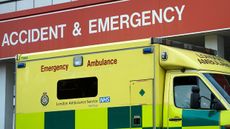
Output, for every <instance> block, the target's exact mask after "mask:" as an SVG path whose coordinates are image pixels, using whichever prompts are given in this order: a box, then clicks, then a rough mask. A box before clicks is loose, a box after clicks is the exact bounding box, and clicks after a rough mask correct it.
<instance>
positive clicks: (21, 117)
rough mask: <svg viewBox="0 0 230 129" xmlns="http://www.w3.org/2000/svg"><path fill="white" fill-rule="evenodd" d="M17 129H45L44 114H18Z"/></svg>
mask: <svg viewBox="0 0 230 129" xmlns="http://www.w3.org/2000/svg"><path fill="white" fill-rule="evenodd" d="M16 129H44V113H29V114H19V113H18V114H16Z"/></svg>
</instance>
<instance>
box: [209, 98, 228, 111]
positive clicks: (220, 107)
mask: <svg viewBox="0 0 230 129" xmlns="http://www.w3.org/2000/svg"><path fill="white" fill-rule="evenodd" d="M211 106H212V107H211V108H212V109H215V110H226V108H225V107H224V105H223V104H222V103H221V102H220V101H219V100H218V99H217V98H214V99H212V102H211Z"/></svg>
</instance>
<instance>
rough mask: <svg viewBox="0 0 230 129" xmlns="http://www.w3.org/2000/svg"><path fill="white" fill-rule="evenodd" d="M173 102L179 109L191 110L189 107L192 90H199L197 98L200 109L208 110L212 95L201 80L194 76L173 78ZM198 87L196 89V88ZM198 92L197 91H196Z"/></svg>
mask: <svg viewBox="0 0 230 129" xmlns="http://www.w3.org/2000/svg"><path fill="white" fill-rule="evenodd" d="M173 84H174V102H175V105H176V106H177V107H179V108H186V109H189V108H193V107H191V104H190V103H191V100H190V99H191V94H192V90H197V89H198V88H199V92H198V97H199V100H200V104H199V105H198V108H200V109H210V107H211V100H212V98H213V97H212V93H211V91H210V90H209V89H208V88H207V86H206V85H205V84H204V83H203V81H202V80H201V79H199V78H198V77H195V76H187V77H176V78H174V83H173ZM196 87H198V88H196ZM197 91H198V90H197Z"/></svg>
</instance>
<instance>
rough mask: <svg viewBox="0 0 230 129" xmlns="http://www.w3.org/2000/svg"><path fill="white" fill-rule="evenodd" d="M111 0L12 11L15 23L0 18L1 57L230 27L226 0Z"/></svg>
mask: <svg viewBox="0 0 230 129" xmlns="http://www.w3.org/2000/svg"><path fill="white" fill-rule="evenodd" d="M88 1H89V0H88ZM99 1H100V0H98V1H97V2H99ZM107 1H108V0H107ZM107 1H106V0H101V2H99V3H98V4H87V5H85V6H82V5H80V6H77V7H76V6H75V7H74V8H72V7H71V8H70V7H68V8H67V7H66V8H67V9H61V10H58V9H56V10H55V11H51V10H49V11H46V13H39V12H38V10H36V9H34V10H35V11H36V13H35V14H33V15H26V13H25V11H24V12H22V15H24V16H23V17H19V14H18V13H13V14H16V15H14V16H12V17H14V18H12V19H8V18H7V16H6V15H3V16H2V18H1V16H0V18H1V19H3V20H1V21H0V28H1V29H0V58H5V57H13V56H15V55H16V54H22V53H31V52H38V51H47V50H54V49H63V48H70V47H79V46H87V45H93V44H102V43H111V42H117V41H124V40H134V39H141V38H149V37H162V36H170V35H180V34H186V33H196V32H201V31H213V30H217V29H229V28H230V15H228V14H227V12H230V8H229V7H228V5H229V4H230V1H228V0H221V1H209V0H202V1H191V0H178V1H172V0H120V1H109V2H107ZM76 2H77V1H76ZM73 3H75V2H73ZM63 5H65V4H63ZM51 8H53V7H52V6H51ZM41 10H42V9H41ZM43 11H44V10H43ZM32 12H33V10H32ZM29 13H31V12H29Z"/></svg>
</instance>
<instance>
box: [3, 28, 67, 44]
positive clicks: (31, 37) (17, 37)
mask: <svg viewBox="0 0 230 129" xmlns="http://www.w3.org/2000/svg"><path fill="white" fill-rule="evenodd" d="M65 27H66V24H60V25H55V26H54V27H52V26H49V27H41V28H34V29H30V30H21V31H19V32H16V31H15V32H11V33H5V34H4V36H3V40H2V47H4V46H15V45H17V44H18V43H20V44H26V43H34V42H39V41H40V42H42V41H47V40H52V39H62V38H63V37H64V29H65Z"/></svg>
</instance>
